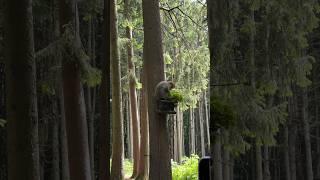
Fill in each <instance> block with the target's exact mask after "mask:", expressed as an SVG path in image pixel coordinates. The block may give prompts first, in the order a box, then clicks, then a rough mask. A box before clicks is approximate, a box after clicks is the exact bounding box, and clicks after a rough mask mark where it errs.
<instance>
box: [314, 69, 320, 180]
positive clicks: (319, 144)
mask: <svg viewBox="0 0 320 180" xmlns="http://www.w3.org/2000/svg"><path fill="white" fill-rule="evenodd" d="M314 74H316V75H318V72H315V73H314ZM315 99H316V100H317V103H315V122H319V104H318V103H319V101H318V99H319V91H315ZM316 136H317V139H316V157H317V160H316V163H317V164H316V165H315V166H316V167H315V168H316V172H315V173H316V174H315V179H320V127H319V126H318V127H316Z"/></svg>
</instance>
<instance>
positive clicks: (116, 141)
mask: <svg viewBox="0 0 320 180" xmlns="http://www.w3.org/2000/svg"><path fill="white" fill-rule="evenodd" d="M116 5H117V4H116V0H111V5H110V11H111V15H110V18H111V21H110V33H111V57H112V61H111V74H112V126H113V127H112V166H111V178H112V179H115V180H119V179H123V178H124V174H123V153H124V140H123V118H122V105H121V104H122V100H121V99H122V98H121V82H120V76H121V75H120V74H121V73H120V57H119V49H118V47H119V46H118V27H117V26H118V25H117V9H116Z"/></svg>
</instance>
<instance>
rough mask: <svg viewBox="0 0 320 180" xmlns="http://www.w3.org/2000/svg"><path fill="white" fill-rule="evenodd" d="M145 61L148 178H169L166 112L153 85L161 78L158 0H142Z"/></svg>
mask: <svg viewBox="0 0 320 180" xmlns="http://www.w3.org/2000/svg"><path fill="white" fill-rule="evenodd" d="M142 9H143V20H144V22H143V26H144V62H145V65H146V68H147V74H146V75H147V86H148V114H149V120H150V121H149V125H150V126H149V134H150V174H149V179H152V180H157V179H159V180H160V179H166V180H171V179H172V175H171V162H170V152H169V138H168V134H169V133H168V129H167V119H166V118H167V117H166V115H163V114H159V113H157V109H156V107H157V106H156V104H157V102H156V97H155V96H154V92H155V88H156V85H157V84H158V83H159V82H161V81H163V80H164V78H165V75H164V60H163V49H162V31H161V22H160V11H159V0H154V1H150V0H143V1H142Z"/></svg>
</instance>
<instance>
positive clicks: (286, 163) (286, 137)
mask: <svg viewBox="0 0 320 180" xmlns="http://www.w3.org/2000/svg"><path fill="white" fill-rule="evenodd" d="M289 108H290V105H289ZM289 113H290V110H289ZM283 138H284V142H283V143H284V166H285V175H286V180H291V174H290V158H289V132H288V125H287V124H286V125H285V127H284V137H283Z"/></svg>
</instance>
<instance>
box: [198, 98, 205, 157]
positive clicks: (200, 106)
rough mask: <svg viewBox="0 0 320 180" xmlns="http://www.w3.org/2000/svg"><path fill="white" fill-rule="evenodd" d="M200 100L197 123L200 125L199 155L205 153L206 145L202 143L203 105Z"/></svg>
mask: <svg viewBox="0 0 320 180" xmlns="http://www.w3.org/2000/svg"><path fill="white" fill-rule="evenodd" d="M202 105H203V104H202V101H201V100H200V101H199V125H200V144H201V156H205V155H206V147H205V143H204V127H203V113H202V112H203V106H202Z"/></svg>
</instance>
